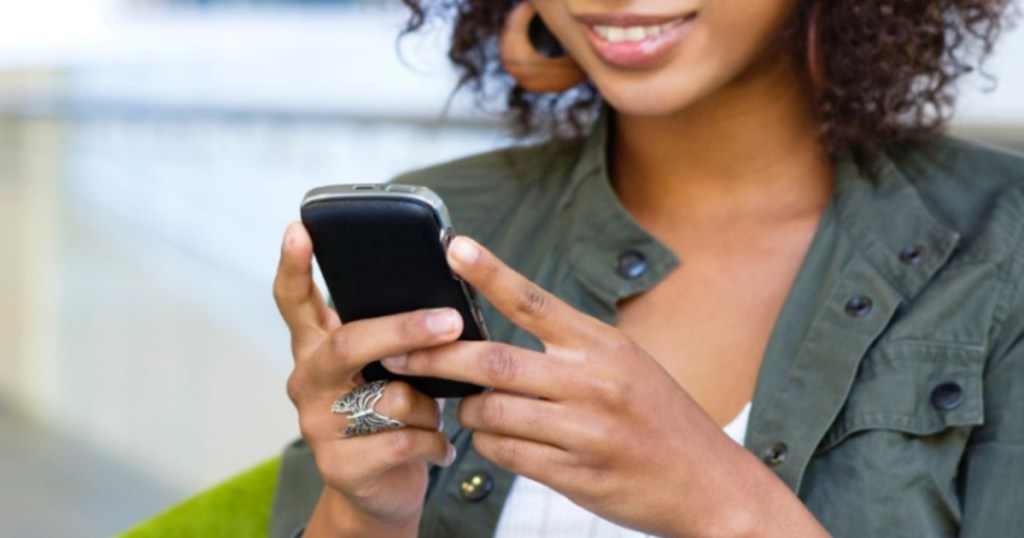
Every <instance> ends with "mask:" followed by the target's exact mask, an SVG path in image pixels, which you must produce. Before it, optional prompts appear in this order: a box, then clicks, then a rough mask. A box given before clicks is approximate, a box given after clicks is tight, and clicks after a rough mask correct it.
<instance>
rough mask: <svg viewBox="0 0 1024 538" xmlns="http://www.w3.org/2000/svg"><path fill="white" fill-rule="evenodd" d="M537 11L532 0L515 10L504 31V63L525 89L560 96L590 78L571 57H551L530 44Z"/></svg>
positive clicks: (502, 60) (520, 4)
mask: <svg viewBox="0 0 1024 538" xmlns="http://www.w3.org/2000/svg"><path fill="white" fill-rule="evenodd" d="M535 16H537V9H536V8H534V7H533V4H531V3H530V1H529V0H524V1H523V2H520V3H519V5H517V6H516V7H514V8H512V11H510V12H509V14H508V18H507V19H506V20H505V27H504V28H503V29H502V31H501V63H502V64H503V65H504V66H505V71H507V72H508V74H510V75H512V78H514V79H516V82H518V83H519V85H520V86H522V87H523V88H524V89H526V90H528V91H531V92H535V93H560V92H564V91H565V90H568V89H569V88H572V87H573V86H576V85H577V84H579V83H581V82H583V81H584V80H585V79H586V78H587V75H586V73H584V72H583V70H582V69H580V66H579V65H577V64H576V61H575V60H573V59H572V57H571V56H569V55H568V54H566V55H563V56H558V57H555V58H548V57H547V56H544V55H543V54H541V53H539V52H537V49H536V48H535V47H534V46H533V43H531V42H530V23H531V22H533V18H534V17H535Z"/></svg>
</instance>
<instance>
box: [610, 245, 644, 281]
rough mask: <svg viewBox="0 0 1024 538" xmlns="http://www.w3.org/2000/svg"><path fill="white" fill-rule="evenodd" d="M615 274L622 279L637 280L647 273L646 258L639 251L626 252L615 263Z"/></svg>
mask: <svg viewBox="0 0 1024 538" xmlns="http://www.w3.org/2000/svg"><path fill="white" fill-rule="evenodd" d="M615 272H617V273H619V276H621V277H622V278H628V279H631V280H632V279H634V278H638V277H639V276H640V275H642V274H644V273H646V272H647V258H646V257H644V254H643V252H640V251H639V250H627V251H626V252H623V253H622V254H619V259H618V260H616V261H615Z"/></svg>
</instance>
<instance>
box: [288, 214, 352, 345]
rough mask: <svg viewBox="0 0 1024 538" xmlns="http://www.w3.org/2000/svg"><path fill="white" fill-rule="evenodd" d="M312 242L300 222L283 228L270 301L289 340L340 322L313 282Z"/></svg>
mask: <svg viewBox="0 0 1024 538" xmlns="http://www.w3.org/2000/svg"><path fill="white" fill-rule="evenodd" d="M312 265H313V242H312V240H311V239H310V238H309V234H308V233H306V229H305V228H304V227H303V226H302V224H300V223H298V222H293V223H291V224H290V225H289V226H288V229H287V230H286V231H285V235H284V242H283V244H282V245H281V260H280V262H278V266H277V275H276V276H275V277H274V300H275V302H276V303H277V308H278V310H279V311H280V312H281V317H283V318H284V321H285V323H287V324H288V329H289V330H290V331H291V333H292V341H293V342H302V341H305V340H308V339H310V338H311V337H313V336H322V335H323V334H324V332H325V331H330V330H333V329H335V328H337V326H338V325H340V322H339V321H338V318H337V315H336V314H334V312H333V311H331V310H330V308H329V307H328V306H327V304H326V303H325V302H324V299H323V297H322V296H321V295H320V290H319V289H317V287H316V284H315V283H314V282H313V267H312Z"/></svg>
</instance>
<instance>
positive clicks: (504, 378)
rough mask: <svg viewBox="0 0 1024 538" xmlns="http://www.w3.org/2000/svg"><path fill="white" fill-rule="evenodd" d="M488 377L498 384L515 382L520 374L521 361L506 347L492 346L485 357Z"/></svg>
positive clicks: (485, 369)
mask: <svg viewBox="0 0 1024 538" xmlns="http://www.w3.org/2000/svg"><path fill="white" fill-rule="evenodd" d="M483 363H484V364H483V367H484V371H485V372H486V373H487V376H488V377H489V378H490V379H491V380H493V381H495V382H498V383H501V382H509V381H511V380H513V379H514V378H515V377H516V375H517V374H518V372H519V368H520V365H519V359H518V358H517V357H516V355H515V354H514V353H512V350H511V349H510V348H508V347H506V346H501V345H498V346H491V347H490V348H489V349H488V351H487V352H486V353H484V356H483Z"/></svg>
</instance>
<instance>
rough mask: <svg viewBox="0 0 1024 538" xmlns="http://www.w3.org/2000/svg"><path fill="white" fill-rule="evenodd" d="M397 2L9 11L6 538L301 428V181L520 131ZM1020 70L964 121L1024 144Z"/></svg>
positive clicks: (5, 95) (978, 135)
mask: <svg viewBox="0 0 1024 538" xmlns="http://www.w3.org/2000/svg"><path fill="white" fill-rule="evenodd" d="M404 16H405V14H404V12H403V11H402V10H401V9H400V6H399V2H397V1H395V0H387V1H386V0H376V1H370V0H365V1H355V0H348V1H346V0H318V1H317V0H306V1H300V0H291V1H287V0H277V1H275V0H32V1H31V2H28V1H25V0H0V536H103V535H108V534H110V533H112V532H115V531H118V530H122V529H124V528H125V527H126V526H128V525H130V524H131V523H133V522H136V521H138V520H140V519H142V518H145V517H147V516H150V515H152V514H154V513H155V512H157V511H159V510H161V509H162V508H165V507H167V506H168V505H170V504H172V503H174V502H176V501H178V500H180V499H183V498H184V497H186V496H188V495H189V494H191V493H194V492H196V491H198V490H200V489H202V488H204V487H207V486H210V485H212V484H215V483H217V482H218V481H220V480H223V479H224V478H227V477H229V476H231V475H232V474H234V473H236V472H239V471H241V470H243V469H245V468H247V467H249V466H251V465H252V464H255V463H258V462H260V461H262V460H264V459H267V458H269V457H272V456H274V455H275V454H277V453H278V452H279V450H280V449H281V448H282V447H283V445H284V444H285V443H287V442H288V441H289V440H290V439H292V438H294V437H295V436H296V435H297V434H298V433H297V426H296V421H295V415H294V412H293V411H292V409H291V406H290V404H289V402H288V401H287V398H286V396H285V394H284V383H285V379H286V377H287V374H288V372H289V370H290V362H291V357H290V353H289V346H288V335H287V332H286V331H285V328H284V326H283V324H282V323H281V322H280V321H279V318H278V316H277V313H276V310H275V307H274V304H273V300H272V299H271V294H270V289H271V280H272V278H273V273H274V269H275V264H276V259H277V252H278V244H279V241H280V237H281V234H282V232H283V230H284V228H285V226H286V225H287V223H288V222H290V221H291V220H294V219H296V218H297V215H298V203H299V201H300V199H301V197H302V194H303V193H304V192H305V191H306V190H307V189H308V188H311V187H313V186H317V185H322V184H327V183H338V182H365V181H383V180H386V179H387V178H389V177H391V176H393V175H394V174H396V173H398V172H400V171H403V170H407V169H409V168H413V167H417V166H421V165H424V164H427V163H431V162H437V161H440V160H445V159H450V158H454V157H457V156H460V155H464V154H467V153H472V152H477V151H481V150H485V149H488V148H491V147H495V146H497V145H501V144H507V143H509V139H508V138H507V137H506V136H505V135H504V134H503V133H502V132H501V130H500V128H499V126H498V124H497V123H496V122H495V120H494V119H493V118H490V117H488V116H485V115H482V114H479V113H475V112H473V108H472V106H471V105H470V103H469V99H456V100H455V101H454V102H453V104H452V105H451V107H450V108H449V109H448V110H447V112H446V111H445V110H446V109H445V105H446V102H447V100H448V97H449V93H450V90H451V88H452V87H453V84H454V77H453V75H452V72H451V71H450V69H449V67H448V66H447V64H446V63H445V58H444V38H445V31H444V29H443V28H439V29H435V30H436V31H434V32H432V33H430V32H428V33H427V34H425V35H423V36H415V37H410V38H407V39H405V40H403V41H401V42H397V41H396V37H397V34H398V31H399V29H400V28H401V25H402V23H403V22H404ZM399 51H401V54H402V57H401V58H400V57H399V54H398V52H399ZM1021 58H1024V32H1021V31H1014V32H1010V33H1008V34H1007V35H1006V36H1005V38H1004V39H1003V42H1002V43H1001V46H1000V48H998V49H997V54H996V55H995V57H994V58H993V59H992V60H991V61H990V63H989V64H988V68H987V70H988V72H989V73H990V74H992V75H993V76H995V77H996V79H997V80H998V85H997V86H993V84H992V82H991V81H990V80H988V79H985V78H981V77H977V78H973V79H971V80H968V81H966V82H965V84H964V85H963V92H962V93H963V97H962V105H961V107H960V109H959V110H960V112H959V114H958V116H957V121H956V125H955V127H954V130H955V131H956V132H957V133H958V134H961V135H963V136H966V137H970V138H975V139H980V140H985V141H987V142H991V143H995V144H1000V145H1004V146H1007V147H1015V148H1018V149H1024V70H1022V69H1021V67H1022V64H1021ZM456 224H457V223H456Z"/></svg>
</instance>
